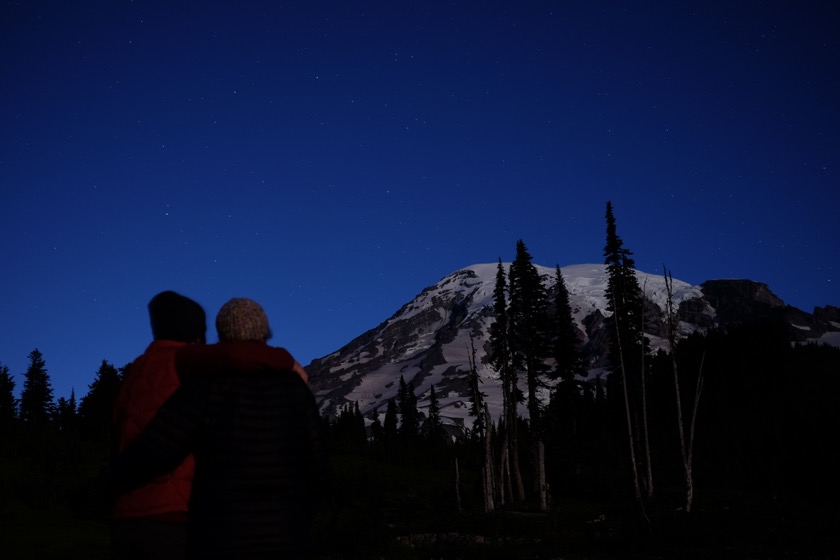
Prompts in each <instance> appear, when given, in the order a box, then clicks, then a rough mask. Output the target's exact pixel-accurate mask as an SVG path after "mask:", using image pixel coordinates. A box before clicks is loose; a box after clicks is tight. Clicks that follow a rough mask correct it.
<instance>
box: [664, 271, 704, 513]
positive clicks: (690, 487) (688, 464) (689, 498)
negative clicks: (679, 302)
mask: <svg viewBox="0 0 840 560" xmlns="http://www.w3.org/2000/svg"><path fill="white" fill-rule="evenodd" d="M663 270H665V290H666V294H667V297H668V345H669V347H670V351H671V369H672V370H673V372H674V394H675V395H676V399H677V427H678V429H679V434H680V453H681V456H682V461H683V474H684V476H685V487H686V496H685V511H686V512H687V513H690V512H691V505H692V502H693V501H694V474H693V456H692V455H693V452H692V450H693V447H694V427H695V423H696V421H697V407H698V404H699V402H700V391H701V390H702V388H703V362H705V359H706V354H705V353H704V354H703V357H702V358H701V360H700V369H699V371H698V373H697V386H696V388H695V392H694V403H693V406H692V411H691V423H690V428H689V433H688V442H687V443H686V432H685V426H684V423H683V411H682V396H681V394H680V377H679V371H678V369H677V356H676V332H675V331H676V329H675V327H674V323H675V313H674V297H673V295H674V293H673V290H674V279H673V277H672V276H671V274H670V272H668V271H667V269H665V268H664V266H663Z"/></svg>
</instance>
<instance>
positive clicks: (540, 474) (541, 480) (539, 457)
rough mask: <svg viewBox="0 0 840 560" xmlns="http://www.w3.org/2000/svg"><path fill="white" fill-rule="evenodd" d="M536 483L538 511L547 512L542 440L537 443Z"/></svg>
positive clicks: (546, 487)
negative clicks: (537, 487) (538, 496)
mask: <svg viewBox="0 0 840 560" xmlns="http://www.w3.org/2000/svg"><path fill="white" fill-rule="evenodd" d="M537 472H538V475H537V481H538V484H539V494H540V511H548V502H549V496H548V483H547V482H546V479H545V444H543V441H542V439H540V440H539V441H538V442H537Z"/></svg>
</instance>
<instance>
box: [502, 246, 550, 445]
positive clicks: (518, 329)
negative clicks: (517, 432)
mask: <svg viewBox="0 0 840 560" xmlns="http://www.w3.org/2000/svg"><path fill="white" fill-rule="evenodd" d="M531 261H532V257H531V254H530V253H529V252H528V249H527V248H526V247H525V243H524V242H523V241H522V240H521V239H520V240H519V241H518V242H517V243H516V258H515V259H514V261H513V263H512V264H511V266H510V307H509V311H508V330H509V333H510V334H509V336H508V340H509V344H510V354H511V362H512V364H513V367H514V369H515V370H517V371H524V372H525V375H526V379H527V387H528V412H529V415H530V417H531V425H532V429H534V430H536V431H537V432H539V424H540V414H541V412H540V409H541V407H540V402H539V399H538V398H537V390H538V388H539V387H540V386H541V384H542V376H543V375H544V374H545V373H546V371H547V367H546V364H545V362H546V359H547V358H548V346H549V345H548V344H547V342H548V322H547V319H548V316H547V314H546V311H547V308H548V305H547V300H548V296H547V294H546V290H545V286H544V285H543V283H542V279H541V278H540V274H539V272H538V271H537V267H535V266H534V264H533V263H532V262H531Z"/></svg>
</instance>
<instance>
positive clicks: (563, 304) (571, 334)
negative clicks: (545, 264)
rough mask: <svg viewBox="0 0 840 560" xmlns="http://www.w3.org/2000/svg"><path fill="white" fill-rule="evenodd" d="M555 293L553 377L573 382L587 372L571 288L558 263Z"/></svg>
mask: <svg viewBox="0 0 840 560" xmlns="http://www.w3.org/2000/svg"><path fill="white" fill-rule="evenodd" d="M555 290H556V292H555V295H554V332H553V334H554V337H553V339H554V344H553V347H554V362H555V367H554V371H553V372H552V378H553V379H561V380H563V381H564V382H566V383H573V382H574V381H575V378H576V376H579V375H583V374H585V373H586V368H585V367H584V365H583V359H582V358H581V355H580V350H579V348H578V338H577V329H576V328H575V321H574V318H573V316H572V306H571V303H570V301H569V289H568V288H567V287H566V281H565V280H564V279H563V272H562V271H561V270H560V266H559V265H557V268H556V270H555Z"/></svg>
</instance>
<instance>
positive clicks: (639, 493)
mask: <svg viewBox="0 0 840 560" xmlns="http://www.w3.org/2000/svg"><path fill="white" fill-rule="evenodd" d="M613 309H616V307H615V303H613ZM613 322H614V323H615V343H616V346H617V347H618V362H619V371H620V372H621V384H622V386H623V388H624V411H625V413H626V417H627V438H628V441H629V443H630V464H631V465H632V467H633V484H634V485H635V490H636V498H638V499H639V501H640V502H641V500H642V489H641V485H640V483H639V468H638V463H637V462H636V438H635V437H634V435H633V420H632V416H631V414H630V394H629V390H628V388H627V370H626V368H625V367H624V350H623V349H622V347H621V329H620V328H619V325H618V318H617V317H615V314H613Z"/></svg>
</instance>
